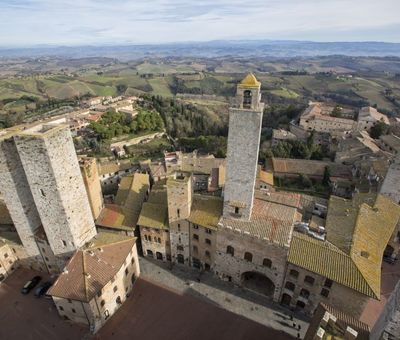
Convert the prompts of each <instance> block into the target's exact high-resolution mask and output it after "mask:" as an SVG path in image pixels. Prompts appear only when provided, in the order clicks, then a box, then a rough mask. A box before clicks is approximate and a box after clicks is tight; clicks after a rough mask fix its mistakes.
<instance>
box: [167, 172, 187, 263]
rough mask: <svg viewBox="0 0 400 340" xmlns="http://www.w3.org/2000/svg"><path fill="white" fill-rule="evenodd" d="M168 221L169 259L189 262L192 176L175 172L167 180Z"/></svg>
mask: <svg viewBox="0 0 400 340" xmlns="http://www.w3.org/2000/svg"><path fill="white" fill-rule="evenodd" d="M167 198H168V220H169V221H168V222H169V234H170V242H171V259H172V261H173V262H176V263H180V264H189V254H190V233H189V222H188V218H189V216H190V211H191V207H192V198H193V186H192V176H191V175H190V174H188V173H183V172H180V173H179V172H177V173H175V174H174V175H173V176H172V177H170V178H168V180H167Z"/></svg>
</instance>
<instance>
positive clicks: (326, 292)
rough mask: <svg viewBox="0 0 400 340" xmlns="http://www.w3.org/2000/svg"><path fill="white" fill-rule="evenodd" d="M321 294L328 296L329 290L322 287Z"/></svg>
mask: <svg viewBox="0 0 400 340" xmlns="http://www.w3.org/2000/svg"><path fill="white" fill-rule="evenodd" d="M321 295H322V296H323V297H328V296H329V290H328V289H325V288H322V290H321Z"/></svg>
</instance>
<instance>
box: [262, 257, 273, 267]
mask: <svg viewBox="0 0 400 340" xmlns="http://www.w3.org/2000/svg"><path fill="white" fill-rule="evenodd" d="M263 266H265V267H267V268H271V267H272V261H271V260H270V259H264V260H263Z"/></svg>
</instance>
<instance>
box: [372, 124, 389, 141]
mask: <svg viewBox="0 0 400 340" xmlns="http://www.w3.org/2000/svg"><path fill="white" fill-rule="evenodd" d="M386 130H387V127H386V124H385V123H384V122H381V121H379V122H377V123H376V124H375V125H374V126H373V127H372V128H371V130H370V132H369V134H370V136H371V137H372V138H374V139H378V138H379V137H380V136H381V135H383V134H385V133H386Z"/></svg>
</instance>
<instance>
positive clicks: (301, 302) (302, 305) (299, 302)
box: [296, 300, 306, 309]
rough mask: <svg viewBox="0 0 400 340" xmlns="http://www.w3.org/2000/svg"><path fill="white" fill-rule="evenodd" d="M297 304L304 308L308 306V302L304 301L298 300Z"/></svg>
mask: <svg viewBox="0 0 400 340" xmlns="http://www.w3.org/2000/svg"><path fill="white" fill-rule="evenodd" d="M296 306H297V307H299V308H301V309H303V308H304V307H305V306H306V304H305V303H304V302H303V301H300V300H297V302H296Z"/></svg>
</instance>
